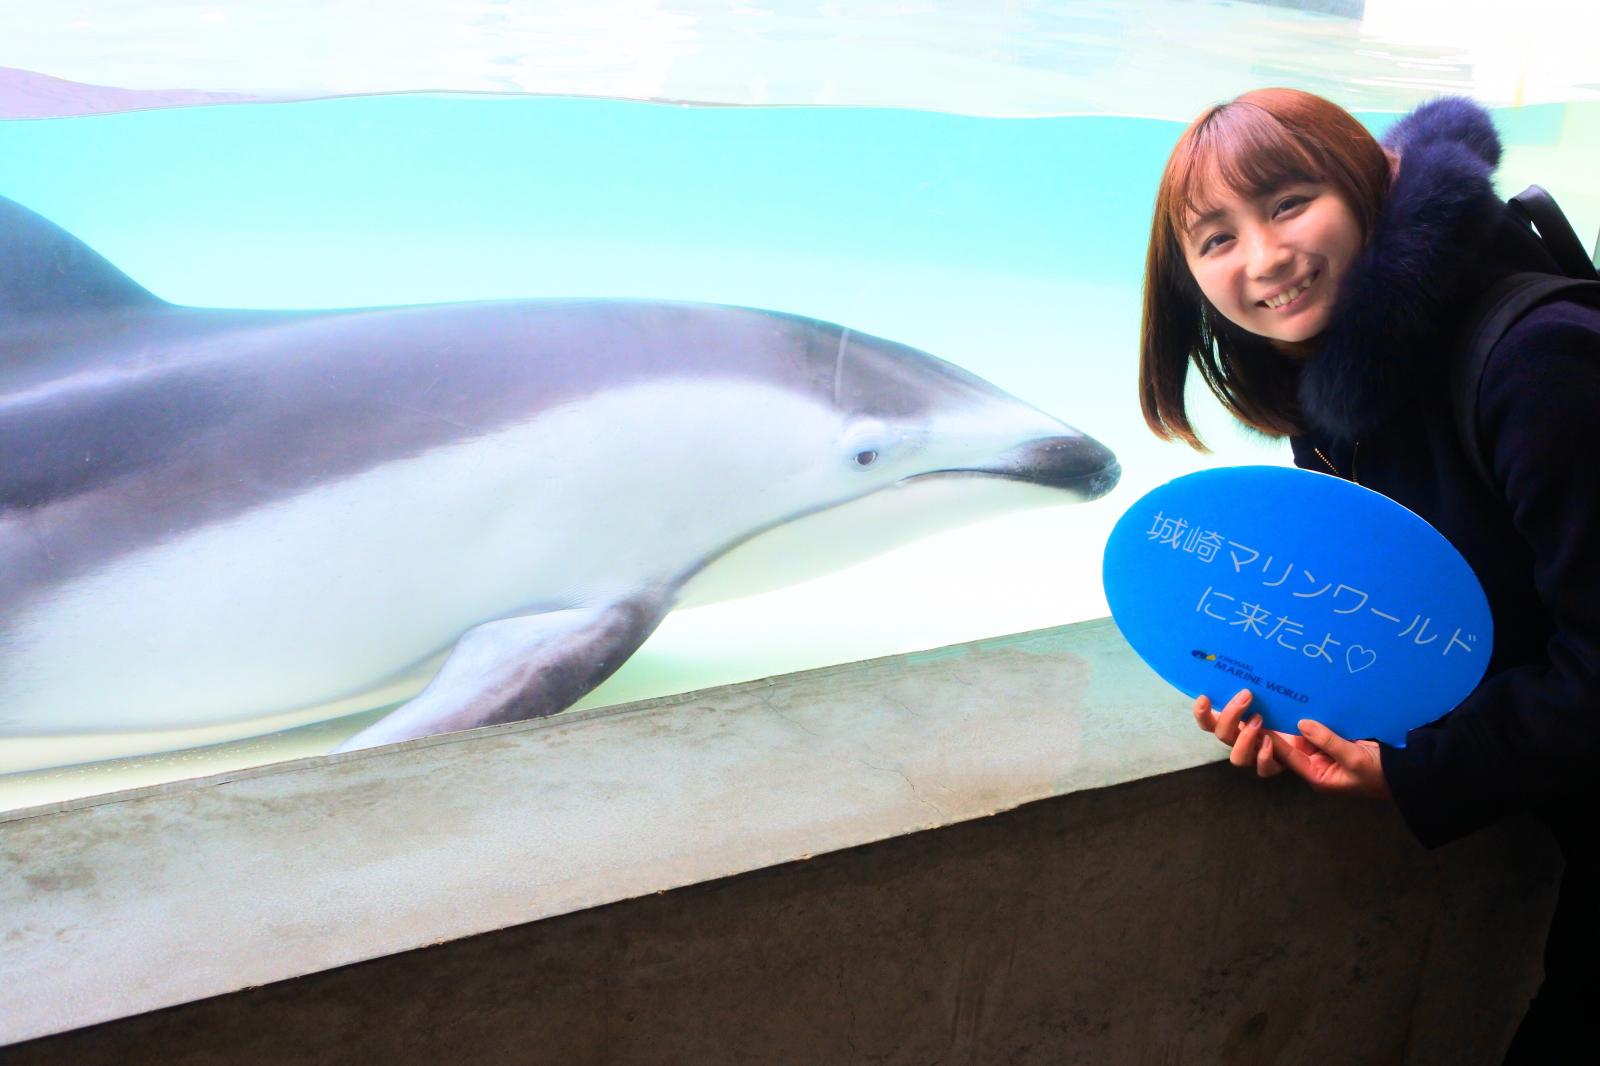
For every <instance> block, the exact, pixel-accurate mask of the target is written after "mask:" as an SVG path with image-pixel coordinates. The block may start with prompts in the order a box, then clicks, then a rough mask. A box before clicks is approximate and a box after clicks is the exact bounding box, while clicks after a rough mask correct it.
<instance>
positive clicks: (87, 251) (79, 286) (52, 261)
mask: <svg viewBox="0 0 1600 1066" xmlns="http://www.w3.org/2000/svg"><path fill="white" fill-rule="evenodd" d="M144 303H150V304H154V303H160V301H159V300H158V299H157V298H156V297H154V296H152V295H151V294H150V293H149V292H148V291H147V290H145V288H144V287H143V286H141V285H140V284H139V283H138V282H136V281H134V280H133V279H132V278H130V277H128V275H126V274H124V273H123V272H122V271H120V270H118V269H117V268H116V267H114V266H112V265H111V263H110V262H109V261H108V260H107V259H106V258H105V257H104V256H102V255H101V254H100V253H99V252H97V251H95V250H94V249H93V248H90V247H89V246H88V245H87V244H84V243H83V242H82V241H80V240H78V238H76V237H74V236H73V235H72V234H70V233H68V232H67V231H66V230H64V229H62V228H61V227H60V226H58V225H56V224H55V223H54V222H51V221H49V220H48V219H46V218H42V217H40V216H39V215H36V214H34V213H33V212H32V211H29V210H28V209H27V208H26V207H23V206H22V205H21V204H17V203H13V202H12V201H10V200H7V199H6V198H5V197H3V196H0V320H4V319H7V318H11V317H13V316H22V315H53V314H61V313H68V314H70V313H72V312H74V311H80V310H90V309H94V308H100V309H104V308H108V307H122V306H129V305H136V304H144Z"/></svg>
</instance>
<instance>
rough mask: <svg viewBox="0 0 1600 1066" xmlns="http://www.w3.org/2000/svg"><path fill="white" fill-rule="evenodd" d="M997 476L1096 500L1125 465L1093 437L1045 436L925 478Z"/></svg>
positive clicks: (1113, 481)
mask: <svg viewBox="0 0 1600 1066" xmlns="http://www.w3.org/2000/svg"><path fill="white" fill-rule="evenodd" d="M962 474H966V475H971V476H974V477H998V478H1005V479H1007V480H1009V481H1022V482H1026V483H1028V484H1030V485H1042V486H1044V487H1046V488H1052V489H1060V490H1062V491H1063V492H1066V493H1069V494H1070V495H1071V496H1073V497H1074V498H1075V499H1077V500H1079V501H1082V502H1085V503H1086V502H1088V501H1089V500H1097V499H1099V498H1100V497H1102V496H1104V495H1105V494H1106V493H1108V492H1110V491H1111V490H1112V489H1114V488H1116V487H1117V482H1118V481H1119V480H1120V479H1121V477H1122V464H1121V463H1119V462H1117V457H1116V456H1115V455H1113V454H1112V452H1111V449H1110V448H1107V447H1106V446H1105V445H1103V444H1101V443H1100V442H1099V441H1097V440H1095V439H1094V438H1093V437H1046V438H1044V439H1043V440H1036V441H1030V442H1028V443H1027V444H1024V445H1021V446H1019V447H1016V448H1013V449H1011V450H1010V451H1008V452H1006V453H1005V454H1003V455H1000V456H998V457H997V458H995V459H994V460H992V461H991V462H987V463H981V464H977V465H974V466H965V467H951V468H950V469H947V470H930V471H929V472H928V473H926V474H919V475H917V477H915V478H907V479H906V480H908V481H914V480H917V479H918V478H923V477H950V476H959V475H962Z"/></svg>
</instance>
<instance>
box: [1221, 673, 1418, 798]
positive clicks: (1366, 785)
mask: <svg viewBox="0 0 1600 1066" xmlns="http://www.w3.org/2000/svg"><path fill="white" fill-rule="evenodd" d="M1250 698H1251V697H1250V690H1249V689H1245V690H1244V691H1242V692H1240V693H1239V694H1238V695H1236V696H1234V697H1233V699H1231V700H1229V701H1228V705H1227V706H1226V707H1224V708H1223V709H1222V711H1221V713H1220V714H1219V713H1213V712H1212V710H1211V700H1210V699H1209V698H1208V697H1206V696H1201V697H1199V698H1198V699H1196V700H1195V701H1194V720H1195V721H1196V722H1197V723H1198V724H1199V726H1200V728H1201V729H1204V730H1205V731H1206V732H1207V733H1210V734H1212V735H1213V736H1215V737H1216V738H1217V739H1218V740H1220V741H1222V742H1223V743H1224V744H1226V745H1228V746H1229V748H1231V749H1232V751H1231V752H1230V753H1229V755H1228V761H1229V762H1230V763H1232V764H1233V765H1235V766H1237V767H1240V768H1241V769H1242V768H1246V767H1254V768H1255V772H1256V776H1258V777H1274V776H1276V775H1277V774H1280V773H1282V772H1283V769H1284V767H1285V766H1287V767H1288V768H1289V769H1290V770H1292V771H1294V773H1295V775H1296V776H1297V777H1300V778H1303V779H1304V780H1305V782H1306V783H1307V784H1308V785H1310V786H1311V787H1312V788H1313V789H1315V790H1316V791H1318V792H1329V793H1334V794H1336V795H1344V796H1368V797H1372V798H1375V799H1382V798H1386V797H1387V796H1388V795H1389V783H1388V781H1386V780H1385V779H1384V776H1383V763H1382V761H1381V760H1380V758H1379V755H1378V744H1377V741H1373V740H1356V741H1350V740H1346V739H1344V738H1343V737H1341V736H1339V734H1337V733H1335V732H1334V731H1333V730H1331V729H1329V728H1328V727H1327V726H1325V725H1323V724H1322V723H1321V722H1315V721H1312V720H1311V719H1309V718H1307V719H1303V720H1302V721H1301V722H1300V723H1299V728H1300V735H1299V736H1290V735H1289V734H1287V733H1276V732H1273V731H1272V730H1270V729H1264V728H1262V725H1261V716H1260V715H1259V714H1257V715H1252V716H1251V717H1250V718H1248V719H1244V716H1245V713H1246V712H1247V711H1248V710H1249V708H1250ZM1241 719H1244V720H1243V721H1241Z"/></svg>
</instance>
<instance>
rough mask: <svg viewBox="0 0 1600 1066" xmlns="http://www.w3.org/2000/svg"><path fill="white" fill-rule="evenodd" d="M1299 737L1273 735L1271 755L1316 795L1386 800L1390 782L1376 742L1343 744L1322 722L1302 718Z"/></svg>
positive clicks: (1359, 741) (1341, 739) (1350, 741)
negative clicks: (1326, 793) (1303, 780)
mask: <svg viewBox="0 0 1600 1066" xmlns="http://www.w3.org/2000/svg"><path fill="white" fill-rule="evenodd" d="M1299 728H1300V735H1299V736H1297V737H1291V736H1287V735H1285V734H1283V733H1276V734H1273V741H1272V744H1273V754H1274V755H1275V756H1276V757H1277V758H1278V759H1281V760H1282V761H1283V762H1284V763H1285V764H1287V765H1288V767H1289V769H1291V770H1293V771H1294V772H1295V774H1296V775H1297V776H1299V777H1302V778H1304V779H1305V781H1306V784H1308V785H1310V786H1311V787H1312V788H1314V789H1316V790H1317V791H1318V792H1331V793H1334V794H1336V795H1340V796H1366V797H1368V798H1370V799H1388V798H1389V782H1388V780H1387V779H1385V778H1384V776H1383V761H1382V759H1381V758H1380V757H1379V754H1378V742H1377V741H1376V740H1346V739H1344V738H1343V737H1341V736H1340V735H1339V734H1337V733H1335V732H1334V731H1333V730H1331V729H1329V728H1328V727H1327V726H1325V725H1323V724H1322V723H1321V722H1314V721H1312V720H1311V719H1309V718H1302V719H1301V720H1300V723H1299Z"/></svg>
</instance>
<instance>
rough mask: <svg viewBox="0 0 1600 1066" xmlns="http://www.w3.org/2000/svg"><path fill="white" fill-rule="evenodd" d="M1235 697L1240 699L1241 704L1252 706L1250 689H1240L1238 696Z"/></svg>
mask: <svg viewBox="0 0 1600 1066" xmlns="http://www.w3.org/2000/svg"><path fill="white" fill-rule="evenodd" d="M1234 699H1236V700H1238V701H1239V702H1240V703H1241V704H1243V705H1244V706H1246V707H1248V706H1250V690H1249V689H1241V690H1240V691H1239V694H1238V695H1237V696H1235V697H1234Z"/></svg>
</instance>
